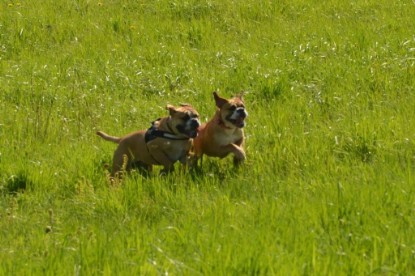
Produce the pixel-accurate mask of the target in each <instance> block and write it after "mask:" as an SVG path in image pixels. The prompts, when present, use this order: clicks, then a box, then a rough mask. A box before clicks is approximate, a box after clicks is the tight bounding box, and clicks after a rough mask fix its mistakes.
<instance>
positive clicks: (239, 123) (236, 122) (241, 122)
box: [228, 117, 245, 128]
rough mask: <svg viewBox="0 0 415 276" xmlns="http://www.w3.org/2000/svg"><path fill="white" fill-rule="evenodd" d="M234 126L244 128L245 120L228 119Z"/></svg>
mask: <svg viewBox="0 0 415 276" xmlns="http://www.w3.org/2000/svg"><path fill="white" fill-rule="evenodd" d="M228 121H229V122H231V123H232V124H233V125H234V126H236V127H239V128H243V127H244V126H245V118H241V117H239V118H237V119H228Z"/></svg>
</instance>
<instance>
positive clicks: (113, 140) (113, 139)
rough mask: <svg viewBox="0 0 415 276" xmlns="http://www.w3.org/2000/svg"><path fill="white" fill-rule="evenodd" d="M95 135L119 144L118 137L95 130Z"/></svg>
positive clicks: (119, 139)
mask: <svg viewBox="0 0 415 276" xmlns="http://www.w3.org/2000/svg"><path fill="white" fill-rule="evenodd" d="M97 135H98V136H100V137H102V138H103V139H104V140H107V141H111V142H114V143H117V144H119V143H120V141H121V138H120V137H115V136H111V135H108V134H106V133H105V132H102V131H97Z"/></svg>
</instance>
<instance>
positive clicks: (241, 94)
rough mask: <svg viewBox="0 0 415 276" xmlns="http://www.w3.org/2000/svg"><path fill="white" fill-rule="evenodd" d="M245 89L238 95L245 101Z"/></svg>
mask: <svg viewBox="0 0 415 276" xmlns="http://www.w3.org/2000/svg"><path fill="white" fill-rule="evenodd" d="M244 96H245V91H241V92H240V93H239V94H238V95H236V97H237V98H239V99H240V100H241V101H244Z"/></svg>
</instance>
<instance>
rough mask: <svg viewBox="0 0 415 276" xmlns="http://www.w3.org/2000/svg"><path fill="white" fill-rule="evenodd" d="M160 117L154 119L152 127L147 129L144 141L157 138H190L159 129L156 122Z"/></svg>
mask: <svg viewBox="0 0 415 276" xmlns="http://www.w3.org/2000/svg"><path fill="white" fill-rule="evenodd" d="M159 120H160V118H158V119H157V120H155V121H153V122H152V123H151V127H150V128H149V129H147V131H146V133H145V135H144V141H145V142H146V143H148V142H150V141H152V140H154V139H156V138H165V139H169V140H189V138H188V137H178V136H177V135H176V134H174V133H172V132H168V131H163V130H158V129H157V127H156V122H157V121H159Z"/></svg>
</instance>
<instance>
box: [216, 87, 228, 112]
mask: <svg viewBox="0 0 415 276" xmlns="http://www.w3.org/2000/svg"><path fill="white" fill-rule="evenodd" d="M213 97H214V98H215V102H216V106H217V107H218V108H221V107H222V106H223V105H224V104H226V103H227V102H228V100H226V99H224V98H221V97H220V96H219V95H218V93H216V91H215V92H213Z"/></svg>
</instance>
